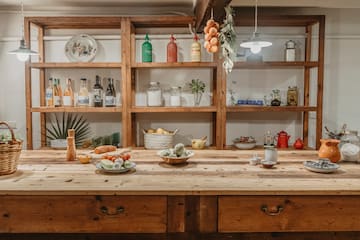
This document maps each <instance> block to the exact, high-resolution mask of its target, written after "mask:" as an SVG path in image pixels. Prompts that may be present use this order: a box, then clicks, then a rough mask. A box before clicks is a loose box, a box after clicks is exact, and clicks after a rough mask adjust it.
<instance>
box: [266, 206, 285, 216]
mask: <svg viewBox="0 0 360 240" xmlns="http://www.w3.org/2000/svg"><path fill="white" fill-rule="evenodd" d="M283 210H284V207H283V206H282V205H278V206H276V209H274V210H269V208H268V206H266V205H263V206H261V211H263V212H264V213H265V214H267V215H269V216H277V215H279V214H280V213H281V212H282V211H283Z"/></svg>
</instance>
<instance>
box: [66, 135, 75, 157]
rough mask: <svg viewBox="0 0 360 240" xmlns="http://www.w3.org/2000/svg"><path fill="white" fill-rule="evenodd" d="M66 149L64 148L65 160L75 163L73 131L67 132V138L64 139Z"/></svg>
mask: <svg viewBox="0 0 360 240" xmlns="http://www.w3.org/2000/svg"><path fill="white" fill-rule="evenodd" d="M66 141H67V148H66V160H67V161H75V159H76V146H75V130H74V129H69V130H68V137H67V138H66Z"/></svg>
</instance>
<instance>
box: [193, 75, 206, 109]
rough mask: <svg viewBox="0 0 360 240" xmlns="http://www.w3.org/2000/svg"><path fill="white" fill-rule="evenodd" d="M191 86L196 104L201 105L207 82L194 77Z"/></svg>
mask: <svg viewBox="0 0 360 240" xmlns="http://www.w3.org/2000/svg"><path fill="white" fill-rule="evenodd" d="M189 86H190V88H191V92H192V93H193V94H194V104H195V106H199V105H200V101H201V97H202V94H203V93H204V92H205V83H204V82H203V81H200V80H199V79H192V80H191V83H189Z"/></svg>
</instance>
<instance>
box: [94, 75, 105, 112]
mask: <svg viewBox="0 0 360 240" xmlns="http://www.w3.org/2000/svg"><path fill="white" fill-rule="evenodd" d="M93 98H94V107H102V106H103V87H102V86H101V79H100V77H99V76H98V75H96V78H95V85H94V87H93Z"/></svg>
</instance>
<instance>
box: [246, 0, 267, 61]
mask: <svg viewBox="0 0 360 240" xmlns="http://www.w3.org/2000/svg"><path fill="white" fill-rule="evenodd" d="M257 7H258V0H255V29H254V33H253V35H252V37H251V38H250V39H249V40H247V41H245V42H242V43H241V44H240V47H243V48H250V51H251V52H252V53H254V54H257V53H259V52H261V49H262V48H263V47H270V46H271V45H272V43H271V42H268V41H265V40H262V39H261V38H260V37H259V33H258V32H257V27H258V26H257V25H258V24H257V19H258V10H257Z"/></svg>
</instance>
